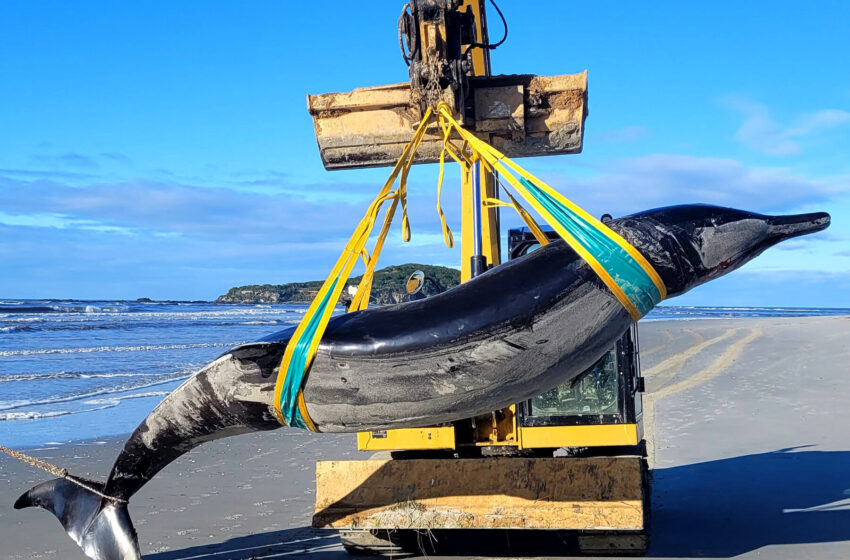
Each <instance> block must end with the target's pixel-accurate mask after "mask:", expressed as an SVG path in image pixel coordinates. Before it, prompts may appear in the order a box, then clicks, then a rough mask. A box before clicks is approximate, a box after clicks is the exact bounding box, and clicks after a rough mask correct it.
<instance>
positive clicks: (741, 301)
mask: <svg viewBox="0 0 850 560" xmlns="http://www.w3.org/2000/svg"><path fill="white" fill-rule="evenodd" d="M531 4H532V3H529V2H524V1H520V0H502V1H501V2H500V6H501V7H502V8H503V11H504V12H505V15H506V16H507V18H508V21H509V25H510V36H509V38H508V41H507V42H506V43H505V44H504V45H503V46H502V47H500V48H499V49H498V50H497V51H495V52H494V53H493V67H494V70H495V71H496V72H498V73H535V74H544V75H545V74H563V73H571V72H580V71H582V70H584V69H585V68H586V69H588V71H589V78H588V80H589V107H590V116H589V117H588V119H587V123H586V125H587V131H586V136H585V149H584V152H583V153H582V154H580V155H570V156H557V157H551V158H537V159H533V160H526V161H525V162H524V164H525V165H526V167H528V168H529V169H530V170H531V171H532V172H534V173H535V174H538V175H540V176H541V177H543V178H544V179H546V180H547V181H549V182H550V184H552V185H553V186H554V187H556V188H558V189H560V190H561V191H562V192H564V193H565V194H567V196H569V197H571V198H572V199H573V200H575V201H576V202H578V203H579V204H582V205H583V206H585V207H586V208H588V210H590V211H592V212H593V213H596V214H600V213H602V212H606V211H607V212H610V213H612V214H615V215H617V214H624V213H629V212H634V211H639V210H643V209H646V208H650V207H654V206H660V205H667V204H679V203H691V202H711V203H719V204H724V205H728V206H735V207H739V208H743V209H747V210H753V211H758V212H765V213H789V212H800V211H811V210H826V211H829V212H830V213H832V215H833V225H832V227H831V228H830V229H829V230H827V231H826V232H823V233H821V234H818V235H816V236H812V237H808V238H803V239H800V240H797V241H792V242H789V243H786V244H785V245H784V246H783V247H781V248H775V249H771V250H769V251H768V252H766V253H765V254H764V255H763V256H762V257H761V258H759V259H757V260H756V261H754V262H752V263H750V264H749V265H747V266H746V267H744V268H743V269H742V270H740V271H738V272H737V273H735V274H733V275H730V276H729V277H727V278H724V279H721V280H719V281H717V282H715V283H713V284H710V285H706V286H703V287H701V288H699V289H697V290H694V291H693V292H691V293H690V294H687V295H686V296H684V297H682V298H680V299H679V300H677V301H678V303H680V304H685V305H687V304H691V305H789V306H836V307H837V306H843V307H850V289H848V288H847V286H848V285H850V57H848V53H850V35H848V33H847V29H848V27H850V4H848V3H846V2H819V3H817V4H816V5H815V4H811V3H809V4H807V3H800V2H776V1H772V2H769V3H768V2H746V3H744V2H712V3H702V4H696V3H678V2H653V3H624V2H585V3H576V2H561V1H554V0H552V1H544V0H541V1H540V2H535V3H533V5H534V6H535V7H536V9H537V10H538V11H536V12H534V11H529V10H528V6H529V5H531ZM353 6H357V7H356V8H355V7H353ZM399 8H400V3H399V2H395V1H394V2H388V1H383V2H364V3H362V4H358V3H354V2H342V1H340V2H332V1H331V2H324V3H322V7H321V9H315V8H312V7H311V3H304V2H238V3H237V2H214V1H212V2H203V3H202V2H182V3H178V2H153V1H151V2H145V3H135V4H131V3H112V2H86V3H68V2H29V1H7V2H3V3H2V4H0V267H2V274H0V297H5V298H13V297H14V298H42V297H63V298H90V299H99V298H137V297H151V298H158V299H166V298H173V299H211V298H214V297H216V296H217V295H219V294H221V293H223V292H224V291H226V290H227V289H228V288H229V287H231V286H233V285H237V284H247V283H266V282H269V283H273V282H284V281H294V280H307V279H316V278H321V277H324V275H325V274H326V272H327V271H328V269H329V267H330V266H331V264H332V263H333V261H334V259H335V258H336V255H337V254H338V251H339V249H340V248H341V244H342V243H343V241H344V240H345V239H346V238H347V236H348V235H349V233H350V231H351V229H352V228H353V226H354V224H355V223H356V221H357V219H358V218H359V216H360V215H362V212H363V209H364V205H365V204H366V203H367V202H368V201H369V200H370V199H371V197H372V196H373V195H374V193H375V192H376V190H377V189H378V188H379V187H380V184H381V183H382V182H383V179H384V177H385V175H386V173H387V170H380V169H378V170H356V171H336V172H326V171H325V170H324V169H323V167H322V165H321V162H320V159H319V155H318V151H317V149H316V143H315V139H314V137H313V126H312V122H311V120H310V117H309V115H308V113H307V110H306V104H305V94H307V93H324V92H329V91H344V90H349V89H352V88H354V87H359V86H366V85H378V84H386V83H393V82H399V81H404V80H406V79H407V75H406V67H405V66H404V64H403V62H402V61H401V59H400V56H399V54H398V46H397V39H396V29H395V20H396V17H397V12H398V9H399ZM491 27H492V31H491V33H492V34H493V35H494V36H495V35H498V34H499V31H500V30H499V22H498V19H497V18H495V17H491ZM435 180H436V174H435V169H434V167H433V166H422V167H419V168H417V169H416V170H415V171H414V173H413V175H412V184H411V200H410V219H411V224H412V227H413V236H414V237H413V242H412V243H411V244H408V245H403V244H402V243H400V240H399V236H398V235H396V237H395V240H394V242H392V243H390V246H389V247H388V248H387V249H386V250H385V252H384V260H383V262H384V263H385V264H391V263H400V262H411V261H413V262H431V263H435V264H445V265H457V264H458V263H459V259H460V257H459V252H458V250H454V251H449V250H447V249H445V248H443V247H442V246H441V235H440V233H439V229H438V221H437V217H436V213H435V211H434V209H433V205H434V204H433V203H434V191H435ZM449 181H450V183H449V184H450V185H452V187H451V188H449V189H448V191H447V193H446V195H445V206H446V210H447V214H448V217H449V219H450V221H451V222H452V223H454V224H455V229H456V230H457V229H459V224H458V223H457V222H458V211H457V205H458V194H457V187H456V186H455V185H457V181H456V175H453V176H452V177H451V178H449ZM511 223H513V222H511ZM671 303H673V302H671Z"/></svg>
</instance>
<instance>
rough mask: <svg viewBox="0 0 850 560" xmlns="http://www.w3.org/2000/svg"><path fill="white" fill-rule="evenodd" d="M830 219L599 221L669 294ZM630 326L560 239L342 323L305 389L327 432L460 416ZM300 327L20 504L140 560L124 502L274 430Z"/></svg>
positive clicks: (650, 215) (203, 380)
mask: <svg viewBox="0 0 850 560" xmlns="http://www.w3.org/2000/svg"><path fill="white" fill-rule="evenodd" d="M829 222H830V217H829V214H826V213H822V212H820V213H810V214H797V215H787V216H771V215H763V214H756V213H752V212H746V211H742V210H735V209H731V208H723V207H718V206H709V205H681V206H671V207H665V208H658V209H654V210H648V211H645V212H640V213H637V214H632V215H629V216H625V217H622V218H617V219H614V220H611V221H610V222H608V223H607V224H606V225H607V226H608V227H610V228H611V229H612V230H614V231H616V232H617V233H618V234H620V235H621V236H622V237H623V238H625V239H626V240H627V241H628V242H629V243H630V244H631V245H633V246H634V247H635V248H636V249H637V250H638V251H639V252H640V253H641V254H642V255H643V256H644V257H645V258H646V259H647V260H648V261H649V262H650V263H651V264H652V266H653V267H654V268H655V270H656V272H657V273H658V274H659V276H660V277H661V279H662V280H663V282H664V285H665V287H666V288H667V295H668V297H674V296H677V295H681V294H683V293H685V292H687V291H688V290H690V289H692V288H694V287H696V286H699V285H700V284H704V283H706V282H709V281H711V280H713V279H716V278H719V277H721V276H723V275H724V274H727V273H729V272H731V271H733V270H735V269H737V268H740V267H741V266H742V265H744V264H746V263H747V262H749V261H750V260H752V259H753V258H755V257H756V256H758V255H759V254H761V253H762V252H763V251H764V250H766V249H767V248H769V247H771V246H773V245H776V244H777V243H779V242H781V241H783V240H786V239H789V238H792V237H797V236H800V235H806V234H809V233H814V232H817V231H820V230H823V229H825V228H826V227H828V226H829ZM632 321H633V319H632V317H631V316H630V315H629V313H628V312H627V311H626V310H625V308H624V307H623V306H622V305H621V304H620V302H619V301H618V300H617V299H616V298H615V297H614V295H613V294H612V293H611V292H610V291H609V290H608V289H607V288H606V286H605V285H604V284H603V282H602V281H601V280H600V279H599V278H598V277H597V276H596V274H595V273H594V272H593V271H592V270H591V269H590V267H589V266H588V265H587V263H585V262H584V261H583V260H582V259H581V258H580V257H579V256H578V255H577V254H576V253H575V252H574V251H573V250H572V249H570V247H569V246H568V245H567V244H565V243H564V242H553V243H550V244H548V245H545V246H543V247H540V248H539V249H537V250H535V251H532V252H531V253H529V254H527V255H525V256H523V257H521V258H518V259H516V260H512V261H510V262H508V263H506V264H503V265H500V266H498V267H495V268H493V269H491V270H489V271H487V272H485V273H484V274H481V275H480V276H477V277H475V278H474V279H472V280H470V281H468V282H466V283H464V284H461V285H460V286H457V287H455V288H452V289H450V290H448V291H445V292H443V293H441V294H438V295H435V296H432V297H429V298H426V299H422V300H416V301H411V302H406V303H401V304H396V305H388V306H384V307H379V308H374V309H367V310H363V311H358V312H353V313H349V314H345V315H340V316H337V317H335V318H334V319H332V320H331V322H330V323H329V325H328V327H327V329H326V331H325V334H324V336H323V338H322V342H321V344H320V346H319V349H318V352H317V354H316V356H315V359H314V361H313V363H312V365H311V367H310V369H309V372H308V374H307V376H306V379H305V381H304V383H303V397H304V402H305V405H306V408H307V410H308V411H309V414H310V417H311V418H312V421H313V423H314V424H315V427H316V429H317V430H318V431H321V432H353V431H363V430H382V429H390V428H403V427H421V426H427V425H433V424H437V423H444V422H452V421H458V420H462V419H464V418H470V417H473V416H476V415H479V414H485V413H488V412H490V411H492V410H498V409H500V408H503V407H505V406H508V405H510V404H512V403H515V402H520V401H522V400H524V399H528V398H531V397H533V396H535V395H538V394H540V393H542V392H544V391H546V390H548V389H551V388H552V387H555V386H557V385H559V384H561V383H564V382H566V381H569V380H570V379H572V378H574V377H576V376H577V375H579V374H580V373H581V372H582V371H584V370H585V369H587V368H588V367H590V366H591V365H592V364H594V363H595V362H596V361H597V360H598V359H600V358H601V357H602V355H603V354H604V353H605V352H606V351H607V350H608V349H609V348H610V347H611V346H612V345H613V344H614V342H615V341H616V340H617V339H618V338H620V337H621V336H622V335H623V334H624V333H625V331H626V330H627V329H628V328H629V327H630V325H631V324H632ZM293 331H294V329H288V330H284V331H281V332H277V333H274V334H271V335H269V336H267V337H265V338H263V339H261V340H258V341H256V342H252V343H248V344H243V345H240V346H238V347H236V348H233V349H232V350H230V351H228V352H226V353H225V354H223V355H222V356H220V357H219V358H217V359H216V360H214V361H213V362H212V363H210V364H209V365H207V366H206V367H204V368H203V369H201V370H200V371H198V372H197V373H196V374H194V375H193V376H192V377H190V378H189V379H187V380H186V381H185V382H184V383H183V384H182V385H180V386H179V387H178V388H177V389H175V390H174V391H173V392H172V393H171V394H169V395H168V396H166V397H165V398H164V399H163V401H162V402H161V403H160V404H159V405H158V406H157V407H156V408H155V409H154V410H153V411H152V412H151V413H150V415H148V417H147V418H145V419H144V420H143V421H142V423H141V424H140V425H139V427H138V428H136V430H135V431H134V432H133V433H132V434H131V435H130V437H129V438H128V440H127V441H126V443H125V445H124V447H123V449H122V451H121V452H120V453H119V455H118V457H117V459H116V460H115V463H114V465H113V467H112V470H111V472H110V473H109V476H108V478H107V480H106V482H105V483H104V482H99V481H94V480H84V479H77V480H78V481H80V482H83V483H84V484H85V485H86V486H88V487H89V488H84V487H82V486H80V485H78V484H76V483H75V482H74V480H73V477H68V478H71V479H70V480H69V479H68V478H66V479H61V478H60V479H54V480H51V481H48V482H44V483H42V484H39V485H37V486H35V487H33V488H32V489H30V490H29V491H27V492H25V493H24V494H23V495H22V496H21V497H20V498H18V500H17V501H16V503H15V506H14V507H15V508H16V509H21V508H27V507H34V506H37V507H41V508H44V509H46V510H48V511H50V512H52V513H53V514H54V515H55V516H56V517H57V518H58V519H59V521H60V523H61V524H62V525H63V527H64V528H65V530H66V531H67V533H68V535H69V536H70V537H71V538H72V539H73V540H74V541H75V542H76V543H77V544H78V545H79V546H80V547H81V548H82V550H83V552H84V553H85V554H86V555H87V556H88V557H89V558H92V559H94V560H138V559H140V558H141V553H140V550H139V545H138V539H137V535H136V531H135V529H134V527H133V525H132V522H131V520H130V516H129V513H128V510H127V502H128V501H129V499H130V498H131V497H132V496H133V495H134V494H135V493H136V492H137V491H138V490H139V489H140V488H141V487H142V486H144V485H145V484H146V483H147V482H148V481H149V480H150V479H151V478H153V477H154V476H155V475H156V474H157V473H158V472H159V471H160V470H161V469H162V468H164V467H165V466H166V465H168V464H169V463H171V462H172V461H174V460H175V459H177V458H178V457H180V456H181V455H183V454H185V453H187V452H188V451H190V450H192V449H194V448H195V447H197V446H199V445H201V444H202V443H204V442H207V441H212V440H215V439H220V438H223V437H228V436H232V435H238V434H242V433H247V432H256V431H263V430H274V429H277V428H280V427H281V423H280V421H279V420H278V417H277V415H276V413H275V403H274V400H275V399H274V388H275V381H276V377H277V373H278V370H279V368H280V364H281V359H282V357H283V354H284V351H285V349H286V345H287V342H288V340H289V338H290V337H291V336H292V334H293ZM92 488H93V489H95V490H97V492H92V491H91V490H90V489H92ZM101 494H102V495H101ZM103 496H108V498H107V497H103Z"/></svg>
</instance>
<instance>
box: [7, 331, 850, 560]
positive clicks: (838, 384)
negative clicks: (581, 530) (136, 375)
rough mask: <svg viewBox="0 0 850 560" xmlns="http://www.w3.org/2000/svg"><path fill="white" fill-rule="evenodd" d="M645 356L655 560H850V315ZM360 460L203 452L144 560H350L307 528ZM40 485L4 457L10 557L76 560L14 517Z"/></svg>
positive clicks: (80, 448) (270, 445)
mask: <svg viewBox="0 0 850 560" xmlns="http://www.w3.org/2000/svg"><path fill="white" fill-rule="evenodd" d="M641 345H642V346H641V362H642V369H643V373H644V376H645V378H646V385H647V393H646V394H645V395H644V422H645V429H646V431H647V432H648V434H649V435H650V437H649V438H648V439H649V443H650V462H651V464H650V468H652V469H653V486H652V502H651V503H652V548H651V551H650V556H653V557H665V558H689V557H695V556H711V557H732V556H735V557H737V556H742V557H744V558H749V557H756V556H759V555H765V554H766V555H767V556H769V557H771V558H780V559H791V558H799V557H806V558H814V559H818V558H834V557H847V556H850V512H848V511H847V510H846V508H842V507H840V505H841V504H842V503H844V501H846V499H847V497H846V494H845V489H846V487H847V484H846V469H847V466H848V465H850V435H848V434H847V433H846V426H848V425H850V407H847V406H846V403H847V402H850V379H848V378H847V376H846V373H845V371H846V364H847V363H848V359H850V316H836V317H805V318H798V317H794V318H791V317H776V318H746V319H725V320H717V319H712V320H710V321H709V320H694V321H687V322H683V321H681V320H679V319H674V320H670V319H668V320H659V321H653V322H651V323H649V324H647V325H645V326H644V327H643V328H642V329H641ZM122 444H123V437H121V436H109V437H105V438H93V439H87V440H85V441H83V442H76V443H73V444H65V445H57V446H40V447H37V448H30V451H31V452H32V453H33V454H34V455H36V456H38V457H40V458H43V459H45V460H48V461H51V462H54V463H56V464H58V465H60V466H62V467H68V468H69V470H70V471H71V472H72V473H73V474H76V475H78V476H84V477H91V478H93V479H95V480H103V479H104V477H105V476H106V475H107V473H108V472H109V469H110V468H111V465H112V462H113V461H114V459H115V457H116V455H117V453H118V451H119V450H120V448H121V445H122ZM369 456H370V455H369V454H368V453H361V452H358V451H357V450H356V443H355V436H354V434H314V433H310V432H304V431H300V430H293V429H288V428H282V429H280V430H276V431H273V432H266V433H256V434H247V435H242V436H238V437H233V438H227V439H223V440H220V441H216V442H211V443H208V444H204V445H202V446H201V447H199V448H198V449H196V450H193V451H192V452H190V453H188V454H187V455H185V456H183V457H181V458H180V459H178V460H177V461H175V462H174V463H173V464H171V465H169V466H168V467H166V468H165V469H164V470H163V471H162V472H161V473H159V475H158V476H157V477H155V478H154V479H153V480H152V481H151V482H150V483H149V484H148V485H146V486H145V487H144V488H142V490H141V491H140V492H139V493H138V494H137V495H136V496H134V498H133V500H132V501H131V504H130V514H131V516H132V518H133V520H134V522H135V526H136V529H137V531H138V533H139V542H140V546H141V548H142V552H143V553H144V554H145V560H188V559H190V558H191V559H193V560H220V559H222V558H227V559H231V560H250V559H252V558H255V557H260V558H285V557H294V558H301V557H309V558H314V559H317V560H342V559H343V558H347V556H346V555H345V553H344V552H343V551H342V549H341V547H340V546H339V545H338V541H337V539H336V536H335V533H334V532H333V531H323V530H315V529H312V528H310V519H311V515H312V506H313V497H314V494H313V490H314V489H313V485H314V480H313V473H314V464H315V461H317V460H341V459H365V458H368V457H369ZM48 478H49V475H47V474H46V473H43V472H41V471H39V470H35V469H32V468H31V467H29V466H27V465H24V464H20V463H18V462H17V461H12V460H11V459H10V458H8V457H5V456H3V457H0V543H2V545H0V548H2V551H3V553H4V554H3V557H4V558H8V559H9V560H24V559H29V558H35V557H42V558H62V559H69V560H77V559H79V560H83V559H84V558H85V556H84V555H83V554H82V553H81V552H80V551H79V550H78V549H77V547H76V545H75V544H74V543H73V542H71V540H70V539H69V538H68V537H67V536H66V535H65V534H64V532H63V531H62V530H61V528H60V527H59V525H58V523H57V522H56V520H55V519H54V518H53V517H52V516H51V515H50V514H49V513H47V512H44V511H40V510H35V509H28V510H23V511H15V510H13V509H12V507H11V505H12V503H13V502H14V500H15V499H16V498H17V496H18V495H19V494H20V493H22V492H24V491H25V490H26V489H27V488H29V487H30V486H31V485H33V484H35V483H38V482H40V481H44V480H47V479H48ZM794 512H798V513H794ZM718 535H724V537H723V538H722V539H719V538H718ZM36 536H37V537H36Z"/></svg>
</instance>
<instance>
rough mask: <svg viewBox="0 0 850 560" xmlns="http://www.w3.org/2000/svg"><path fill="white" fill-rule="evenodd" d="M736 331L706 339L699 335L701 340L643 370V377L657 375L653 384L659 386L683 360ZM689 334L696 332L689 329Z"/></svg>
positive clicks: (672, 373) (674, 373)
mask: <svg viewBox="0 0 850 560" xmlns="http://www.w3.org/2000/svg"><path fill="white" fill-rule="evenodd" d="M737 332H738V329H729V330H728V331H726V332H724V333H723V334H721V335H720V336H716V337H714V338H710V339H708V340H705V339H702V337H701V336H700V337H699V338H700V339H702V342H699V343H698V344H694V345H693V346H691V347H689V348H687V349H686V350H685V351H684V352H679V353H678V354H675V355H673V356H670V357H669V358H667V359H666V360H664V361H662V362H660V363H658V364H656V365H654V366H652V367H651V368H649V369H648V370H646V371H644V372H643V373H642V375H643V377H652V376H654V375H658V377H657V378H655V381H657V383H655V384H656V385H659V386H660V385H663V384H664V383H667V382H668V381H670V380H671V379H672V378H673V377H674V376H675V375H676V374H677V373H679V370H680V369H682V366H683V365H685V362H687V361H688V360H689V359H691V358H693V357H694V356H696V355H697V354H699V353H700V352H702V351H703V350H705V349H706V348H708V347H709V346H713V345H715V344H717V343H718V342H723V341H724V340H726V339H727V338H730V337H732V336H734V335H735V333H737ZM691 334H696V333H694V332H693V331H691ZM698 336H699V335H698ZM659 374H660V375H659Z"/></svg>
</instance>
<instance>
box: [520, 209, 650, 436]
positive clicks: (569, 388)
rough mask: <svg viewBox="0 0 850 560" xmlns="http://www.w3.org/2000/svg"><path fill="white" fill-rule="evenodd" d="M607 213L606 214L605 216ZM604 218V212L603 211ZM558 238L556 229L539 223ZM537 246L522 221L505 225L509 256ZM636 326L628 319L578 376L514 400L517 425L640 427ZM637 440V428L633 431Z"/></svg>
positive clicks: (526, 251) (640, 411)
mask: <svg viewBox="0 0 850 560" xmlns="http://www.w3.org/2000/svg"><path fill="white" fill-rule="evenodd" d="M609 219H610V218H609ZM603 221H605V217H603ZM543 233H545V234H546V236H547V237H548V238H549V239H550V240H552V241H558V240H559V239H560V237H559V236H558V233H557V232H555V231H554V230H552V229H551V228H543ZM539 247H540V243H538V241H537V240H536V239H535V238H534V235H533V234H532V233H531V230H529V229H528V228H526V227H523V228H518V229H511V230H509V231H508V260H513V259H517V258H519V257H521V256H523V255H526V254H528V253H530V252H531V251H534V250H535V249H537V248H539ZM643 387H644V385H643V378H642V377H641V376H640V362H639V354H638V326H637V323H635V324H633V325H632V326H631V327H630V328H629V330H628V331H627V332H626V333H625V334H624V335H623V336H622V338H620V340H618V341H617V343H616V344H615V345H614V346H613V347H612V348H611V349H610V350H609V351H608V352H607V353H606V354H605V355H604V356H602V358H600V359H599V361H597V362H596V363H595V364H594V365H593V366H591V367H590V368H588V369H587V370H586V371H584V372H583V373H582V374H581V375H579V376H578V377H576V378H574V379H572V380H570V381H568V382H566V383H563V384H562V385H559V386H557V387H555V388H553V389H550V390H548V391H546V392H545V393H542V394H540V395H538V396H536V397H533V398H531V399H529V400H527V401H524V402H522V403H519V405H518V407H517V408H518V411H517V412H518V420H519V425H520V426H522V427H543V426H585V425H603V424H636V425H637V426H639V427H641V426H642V423H641V422H640V419H641V415H642V406H641V405H642V400H641V392H642V391H643ZM638 439H639V440H642V439H643V437H642V434H638Z"/></svg>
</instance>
